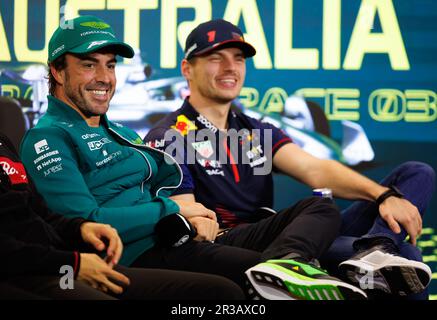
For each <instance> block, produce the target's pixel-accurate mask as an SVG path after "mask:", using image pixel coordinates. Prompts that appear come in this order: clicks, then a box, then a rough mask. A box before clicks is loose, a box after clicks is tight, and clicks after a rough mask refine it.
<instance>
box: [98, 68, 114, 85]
mask: <svg viewBox="0 0 437 320" xmlns="http://www.w3.org/2000/svg"><path fill="white" fill-rule="evenodd" d="M111 76H112V72H111V71H110V70H109V69H108V67H107V66H106V65H105V66H103V65H98V66H96V73H95V80H96V82H100V83H105V84H109V83H110V82H111Z"/></svg>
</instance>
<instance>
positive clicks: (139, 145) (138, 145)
mask: <svg viewBox="0 0 437 320" xmlns="http://www.w3.org/2000/svg"><path fill="white" fill-rule="evenodd" d="M108 130H109V131H111V132H112V133H114V134H115V135H116V136H117V137H119V138H120V139H122V140H123V141H125V142H127V144H129V145H130V146H134V147H140V148H143V149H146V150H147V149H150V150H153V151H156V152H158V153H161V154H162V155H163V156H164V157H165V156H167V157H169V158H171V159H172V160H173V162H174V164H175V165H176V168H177V170H178V171H179V177H180V178H179V182H178V184H177V185H176V186H167V187H165V186H164V187H161V188H159V189H158V190H157V191H156V194H155V196H158V194H159V192H160V191H161V190H162V189H176V188H178V187H179V186H180V185H181V183H182V178H183V173H182V169H181V167H180V165H179V163H177V161H176V160H175V159H174V158H173V157H172V156H171V155H169V154H168V153H165V152H164V151H161V150H159V149H155V148H152V147H148V146H146V145H142V144H135V143H132V142H130V141H129V140H127V139H126V138H125V137H123V136H122V135H121V134H119V133H118V132H117V131H115V130H114V129H112V128H110V127H108ZM137 151H138V150H137ZM164 161H165V159H164ZM147 162H148V161H147ZM149 166H150V164H149ZM143 182H145V181H143Z"/></svg>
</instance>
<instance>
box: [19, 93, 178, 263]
mask: <svg viewBox="0 0 437 320" xmlns="http://www.w3.org/2000/svg"><path fill="white" fill-rule="evenodd" d="M21 157H22V160H23V163H24V165H25V167H26V170H27V172H28V174H29V175H30V176H31V177H32V179H33V180H34V182H35V184H36V187H37V189H38V191H39V192H40V193H41V194H42V195H43V197H44V198H45V200H46V202H47V204H48V206H49V208H51V209H52V210H53V211H56V212H58V213H61V214H64V215H65V216H68V217H83V218H86V219H91V220H94V221H96V222H101V223H107V224H110V225H111V226H113V227H114V228H116V229H117V230H118V232H119V234H120V237H121V239H122V241H123V244H124V252H123V256H122V258H121V261H120V263H121V264H123V265H130V264H131V263H132V262H133V261H135V259H136V258H137V257H138V256H140V255H141V254H142V253H143V252H144V251H146V250H148V249H150V248H151V247H152V246H153V245H154V244H155V238H154V227H155V224H156V223H157V222H158V220H159V219H161V218H162V217H164V216H166V215H169V214H174V213H177V212H179V207H178V205H177V204H176V203H175V202H173V201H172V200H170V199H169V198H168V196H169V195H171V193H172V192H173V190H174V189H175V188H177V187H178V186H179V185H180V183H181V180H182V171H181V169H180V167H179V165H178V164H177V163H176V161H175V160H174V159H173V158H172V157H170V156H169V155H168V154H166V153H164V152H162V151H159V150H157V149H154V148H150V147H147V146H145V145H143V143H142V140H141V138H140V137H139V136H138V135H137V134H136V133H135V132H134V131H132V130H130V129H128V128H126V127H123V126H121V125H119V124H115V123H112V122H110V121H109V120H108V119H107V118H106V116H102V119H101V124H100V126H99V127H98V128H97V127H89V126H88V124H87V123H86V121H85V120H84V119H83V118H82V117H81V116H80V114H79V113H78V112H77V111H75V110H74V109H72V108H71V107H69V106H68V105H66V104H64V103H63V102H62V101H60V100H58V99H56V98H54V97H52V96H49V106H48V110H47V113H46V114H45V115H44V116H43V117H42V118H41V119H40V120H39V122H38V124H37V125H36V126H35V128H32V129H31V130H29V131H28V132H27V133H26V135H25V137H24V139H23V142H22V144H21Z"/></svg>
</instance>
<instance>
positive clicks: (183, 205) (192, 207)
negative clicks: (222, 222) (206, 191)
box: [172, 199, 217, 221]
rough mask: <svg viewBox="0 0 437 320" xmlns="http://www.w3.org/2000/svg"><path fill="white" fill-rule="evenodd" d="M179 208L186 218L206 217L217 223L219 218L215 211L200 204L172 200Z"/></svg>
mask: <svg viewBox="0 0 437 320" xmlns="http://www.w3.org/2000/svg"><path fill="white" fill-rule="evenodd" d="M172 200H173V201H174V202H176V203H177V205H178V206H179V209H180V211H179V213H180V214H181V215H183V216H184V217H185V218H187V219H188V218H191V217H205V218H208V219H212V220H214V221H217V216H216V214H215V212H214V211H212V210H209V209H207V208H205V206H204V205H203V204H201V203H199V202H194V201H185V200H179V199H172Z"/></svg>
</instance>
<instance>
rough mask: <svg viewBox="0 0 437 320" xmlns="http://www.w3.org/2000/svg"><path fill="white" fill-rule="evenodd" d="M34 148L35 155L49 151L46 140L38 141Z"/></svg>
mask: <svg viewBox="0 0 437 320" xmlns="http://www.w3.org/2000/svg"><path fill="white" fill-rule="evenodd" d="M34 148H35V151H36V154H40V153H43V152H45V151H47V150H49V149H50V147H49V145H48V143H47V140H46V139H43V140H40V141H38V142H37V143H35V144H34Z"/></svg>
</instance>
